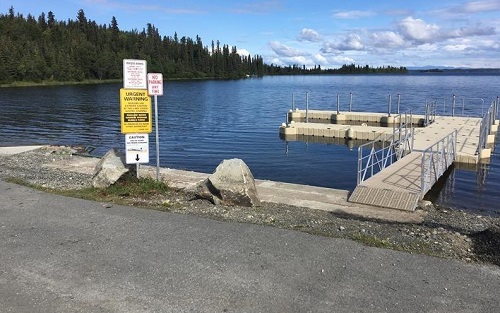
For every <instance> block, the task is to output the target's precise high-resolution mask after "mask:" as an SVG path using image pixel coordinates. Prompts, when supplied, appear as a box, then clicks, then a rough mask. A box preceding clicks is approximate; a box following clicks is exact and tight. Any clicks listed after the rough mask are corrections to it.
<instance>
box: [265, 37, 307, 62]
mask: <svg viewBox="0 0 500 313" xmlns="http://www.w3.org/2000/svg"><path fill="white" fill-rule="evenodd" d="M269 46H270V47H271V49H272V50H273V51H274V53H276V54H277V55H278V56H282V57H288V58H292V57H298V56H301V55H302V54H303V53H302V52H300V51H299V50H297V49H294V48H292V47H289V46H286V45H284V44H282V43H280V42H278V41H271V42H270V43H269Z"/></svg>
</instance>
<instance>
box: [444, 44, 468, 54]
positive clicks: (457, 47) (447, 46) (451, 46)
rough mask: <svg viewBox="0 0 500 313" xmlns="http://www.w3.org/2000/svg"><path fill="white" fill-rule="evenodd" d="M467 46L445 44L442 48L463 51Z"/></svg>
mask: <svg viewBox="0 0 500 313" xmlns="http://www.w3.org/2000/svg"><path fill="white" fill-rule="evenodd" d="M468 47H469V46H467V45H445V46H444V47H443V49H444V50H445V51H450V52H461V51H465V50H466V49H467V48H468Z"/></svg>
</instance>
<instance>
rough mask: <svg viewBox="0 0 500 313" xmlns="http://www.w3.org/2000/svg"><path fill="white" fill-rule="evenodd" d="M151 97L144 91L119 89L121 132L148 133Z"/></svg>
mask: <svg viewBox="0 0 500 313" xmlns="http://www.w3.org/2000/svg"><path fill="white" fill-rule="evenodd" d="M151 114H152V113H151V97H149V95H148V91H147V90H146V89H144V90H143V89H124V88H121V89H120V117H121V132H122V133H123V134H130V133H150V132H151V130H152V125H153V123H152V119H151Z"/></svg>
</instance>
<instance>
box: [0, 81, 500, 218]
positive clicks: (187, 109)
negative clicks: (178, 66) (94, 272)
mask: <svg viewBox="0 0 500 313" xmlns="http://www.w3.org/2000/svg"><path fill="white" fill-rule="evenodd" d="M499 78H500V76H495V75H492V76H483V75H416V74H413V75H397V76H395V75H369V76H363V75H353V76H329V75H328V76H326V75H325V76H279V77H264V78H250V79H244V80H231V81H175V82H166V83H165V86H164V96H161V97H158V111H159V119H158V120H159V127H158V129H159V133H160V163H161V166H162V167H170V168H176V169H185V170H193V171H199V172H206V173H211V172H213V171H214V169H215V168H216V167H217V165H218V164H219V163H220V162H221V161H222V160H223V159H229V158H241V159H243V160H244V161H245V162H246V163H247V164H248V166H249V167H250V169H251V170H252V173H253V174H254V176H255V177H256V178H259V179H269V180H276V181H284V182H292V183H301V184H308V185H315V186H322V187H330V188H337V189H347V190H352V189H354V187H355V185H356V166H357V147H352V146H351V145H350V144H346V143H345V142H344V141H343V140H341V141H339V142H338V143H337V144H332V143H329V144H326V143H313V142H302V141H290V142H285V141H284V140H282V139H280V137H279V134H278V128H279V126H280V125H281V123H282V122H284V121H285V116H286V112H287V110H289V109H290V108H291V105H292V95H294V99H295V106H296V107H299V108H301V109H304V108H305V103H306V100H305V99H306V92H307V93H308V98H309V108H310V109H330V110H336V107H337V105H336V97H337V96H336V95H337V94H339V97H340V109H341V111H347V110H348V108H349V105H348V104H349V94H350V93H352V94H353V103H352V110H353V111H375V112H387V108H388V99H389V95H391V96H392V99H393V102H392V112H395V111H396V104H397V95H398V94H400V96H401V102H400V110H401V111H405V110H407V109H411V110H412V112H413V113H415V114H422V113H423V109H424V104H425V102H426V101H428V100H436V101H438V103H439V108H438V114H449V113H450V112H451V103H452V95H453V94H455V95H456V104H457V108H456V109H455V112H456V114H457V115H461V114H464V115H469V116H480V115H481V113H482V112H484V111H485V110H486V108H487V106H489V104H490V103H491V102H492V101H493V100H494V99H495V98H496V97H497V96H498V95H499V94H498V91H499V90H500V80H499ZM120 88H121V85H120V84H101V85H89V86H54V87H27V88H2V89H0V114H1V118H2V131H1V132H0V140H1V141H0V145H2V146H9V145H25V144H26V145H27V144H55V145H84V146H87V145H91V146H95V147H96V150H94V152H93V154H97V155H102V154H104V153H105V152H106V151H107V150H109V149H110V148H113V147H115V148H119V149H121V150H122V151H123V150H124V149H125V141H124V135H123V134H121V133H120V116H119V113H120V112H119V111H120V106H119V89H120ZM483 101H484V104H483ZM153 125H154V123H153ZM150 151H151V152H150V161H151V162H150V164H151V165H156V161H155V160H156V156H155V135H154V129H153V133H151V134H150ZM499 153H500V151H499V149H496V150H495V151H494V152H493V155H492V159H491V163H490V164H488V165H483V166H481V167H480V168H478V169H472V170H471V169H468V170H465V169H456V168H455V169H453V170H452V171H450V174H449V177H448V179H447V181H446V182H445V183H444V184H442V185H441V186H439V188H436V189H435V190H433V194H432V197H433V200H435V201H437V202H438V203H440V204H443V205H448V206H451V207H455V208H464V209H469V210H480V211H484V212H485V213H491V214H500V192H499V190H500V154H499Z"/></svg>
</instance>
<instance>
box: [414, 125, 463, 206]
mask: <svg viewBox="0 0 500 313" xmlns="http://www.w3.org/2000/svg"><path fill="white" fill-rule="evenodd" d="M457 133H458V130H454V131H453V132H451V133H449V134H448V135H446V136H445V137H443V138H442V139H441V140H439V141H438V142H436V143H434V144H433V145H432V146H430V147H428V148H427V149H425V150H424V151H422V163H421V174H420V191H421V195H422V197H423V196H424V195H425V194H426V193H427V191H429V190H430V189H431V188H432V186H434V184H435V183H436V182H437V181H438V179H439V177H441V176H442V175H443V173H444V172H446V170H447V169H448V167H450V166H451V164H452V163H453V161H454V160H455V157H456V153H457V149H456V147H457Z"/></svg>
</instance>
